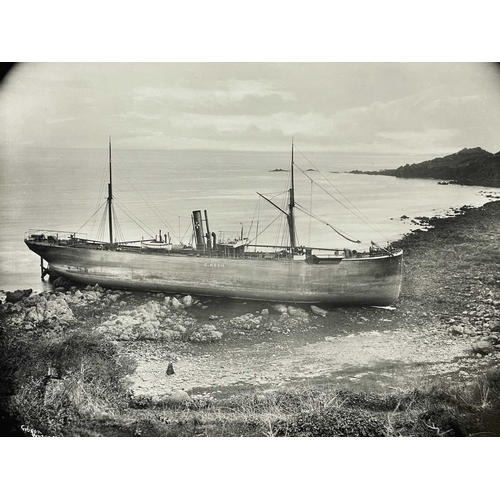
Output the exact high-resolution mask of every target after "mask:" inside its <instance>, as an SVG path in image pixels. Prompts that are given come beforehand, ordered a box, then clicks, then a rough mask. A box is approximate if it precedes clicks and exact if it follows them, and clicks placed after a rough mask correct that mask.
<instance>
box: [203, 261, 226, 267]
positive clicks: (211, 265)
mask: <svg viewBox="0 0 500 500" xmlns="http://www.w3.org/2000/svg"><path fill="white" fill-rule="evenodd" d="M203 267H224V264H222V263H221V262H205V263H204V264H203Z"/></svg>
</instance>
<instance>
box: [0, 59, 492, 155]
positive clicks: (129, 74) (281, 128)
mask: <svg viewBox="0 0 500 500" xmlns="http://www.w3.org/2000/svg"><path fill="white" fill-rule="evenodd" d="M499 130H500V71H499V70H498V68H497V66H495V65H493V64H489V63H480V62H476V63H415V62H414V63H399V62H392V63H359V62H357V63H347V62H346V63H314V62H308V63H299V62H297V63H229V62H227V63H209V62H203V63H41V62H40V63H21V64H19V65H17V66H15V67H14V69H13V70H12V71H11V72H10V73H9V74H8V75H7V77H6V78H5V80H4V82H3V84H2V85H1V87H0V140H1V141H2V143H4V145H5V144H7V145H9V146H11V147H15V146H36V147H39V146H42V147H62V148H66V147H84V148H87V147H96V148H99V147H102V146H103V144H106V143H107V140H108V136H110V135H111V136H112V137H113V145H114V147H117V148H138V149H193V148H196V149H223V150H277V151H280V150H281V151H282V150H285V149H287V148H288V147H289V144H290V141H291V138H292V137H293V138H294V141H296V143H297V144H300V145H301V146H302V148H304V149H307V150H329V151H340V152H363V153H365V152H368V153H370V152H371V153H384V154H385V153H387V154H391V153H398V154H400V153H427V152H429V153H436V154H438V153H443V154H447V153H452V152H455V151H458V150H460V149H462V148H464V147H476V146H479V147H482V148H484V149H486V150H488V151H491V152H497V151H499V150H500V133H499Z"/></svg>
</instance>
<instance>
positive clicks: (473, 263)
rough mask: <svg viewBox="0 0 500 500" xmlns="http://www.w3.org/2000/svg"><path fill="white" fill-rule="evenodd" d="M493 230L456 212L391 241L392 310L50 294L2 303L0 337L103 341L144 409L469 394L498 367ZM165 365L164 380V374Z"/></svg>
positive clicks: (90, 292) (476, 213) (73, 291)
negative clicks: (470, 386) (450, 386)
mask: <svg viewBox="0 0 500 500" xmlns="http://www.w3.org/2000/svg"><path fill="white" fill-rule="evenodd" d="M498 220H500V202H499V201H494V202H488V203H486V204H485V205H483V206H482V207H479V208H468V207H462V209H460V211H459V213H457V214H456V215H455V216H454V217H446V218H442V217H434V218H430V219H429V220H428V221H427V220H426V221H425V222H426V223H427V222H428V223H429V224H430V228H429V229H427V230H425V231H423V230H419V229H417V230H414V231H413V232H411V233H409V234H407V235H405V236H404V237H403V238H401V239H400V240H399V241H397V242H394V243H393V244H394V246H397V247H401V248H403V249H404V250H405V268H404V279H403V287H402V291H401V296H400V298H399V300H398V302H397V303H396V304H395V308H385V309H384V308H366V307H353V308H337V309H329V308H328V307H327V306H324V307H323V306H321V308H320V310H319V311H316V312H314V311H313V310H311V308H309V307H305V306H300V307H294V306H288V307H287V306H285V305H283V304H281V305H276V304H270V303H258V302H250V301H248V302H241V301H240V302H238V301H222V300H219V299H205V298H203V299H202V298H193V297H189V296H187V297H186V296H184V297H181V296H179V297H169V296H166V295H165V294H135V293H134V294H131V293H130V292H128V293H127V292H120V291H112V290H103V289H100V288H99V287H97V288H96V287H86V288H79V287H72V288H70V289H68V290H66V289H65V288H64V287H57V288H56V290H55V291H54V292H42V293H39V294H30V295H29V296H27V297H24V298H22V299H21V300H19V301H16V302H15V303H14V304H10V305H5V304H2V305H1V307H0V311H1V313H2V323H3V326H4V328H5V331H6V332H7V333H9V334H21V335H34V334H35V333H36V332H38V333H39V334H40V335H41V336H45V337H49V338H55V339H57V338H61V337H63V336H64V335H67V334H68V333H70V332H72V333H74V332H75V331H77V332H87V333H88V332H92V333H93V334H96V335H102V336H103V337H104V338H105V339H106V340H107V341H110V342H112V343H113V344H114V345H115V346H117V349H118V350H119V351H120V352H121V353H123V354H126V355H127V356H129V357H130V358H132V359H133V360H134V362H135V363H136V365H137V368H136V370H135V372H134V373H132V374H130V375H129V376H127V380H128V381H129V382H130V384H131V387H132V391H133V393H134V397H135V398H136V400H141V401H145V402H149V403H147V404H146V403H144V404H145V405H146V407H147V405H148V404H158V403H159V402H161V401H171V400H172V398H174V399H175V398H181V399H182V398H185V400H186V401H188V400H193V398H194V399H196V398H202V399H203V398H204V400H206V399H207V398H208V399H210V400H211V399H212V398H215V399H221V398H222V399H223V398H228V397H229V398H231V397H235V396H241V395H244V394H247V395H255V394H268V393H269V392H270V391H271V392H272V391H275V390H277V389H278V390H300V389H304V388H309V389H311V388H313V389H315V390H350V391H357V392H368V393H371V394H385V393H387V392H388V391H389V392H390V391H393V390H394V388H397V389H398V390H400V391H401V390H410V389H411V388H414V387H418V386H420V385H425V384H427V383H429V382H432V381H435V380H445V381H447V382H449V383H454V382H457V383H459V384H464V383H468V382H470V383H472V382H473V381H474V380H475V378H476V377H477V376H481V375H482V374H484V373H485V372H486V371H487V370H488V369H489V368H491V367H494V366H496V365H498V360H499V359H500V250H499V249H498V244H497V242H498V241H499V239H500V225H499V224H498V222H497V221H498ZM1 300H2V302H4V299H1ZM47 311H48V313H47ZM54 317H56V320H53V319H51V318H54ZM16 318H17V319H16ZM12 319H14V323H12ZM168 363H172V364H173V367H174V368H175V374H174V375H173V376H166V375H165V370H166V368H167V365H168ZM135 411H139V410H137V409H136V410H135Z"/></svg>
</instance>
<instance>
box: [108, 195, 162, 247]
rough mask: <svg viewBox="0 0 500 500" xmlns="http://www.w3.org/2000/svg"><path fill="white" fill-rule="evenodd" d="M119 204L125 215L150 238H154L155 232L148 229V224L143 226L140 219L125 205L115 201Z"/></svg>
mask: <svg viewBox="0 0 500 500" xmlns="http://www.w3.org/2000/svg"><path fill="white" fill-rule="evenodd" d="M115 201H117V203H118V206H119V208H120V209H121V210H122V211H123V213H124V214H125V215H126V216H127V217H128V218H129V219H130V220H131V221H132V222H133V223H134V224H136V225H137V226H138V227H139V228H140V229H142V230H143V231H144V232H145V233H146V234H148V236H150V237H151V238H154V236H153V235H154V234H155V232H154V231H153V230H152V229H151V228H150V227H148V226H147V225H146V224H144V226H146V227H144V226H143V225H142V224H140V222H139V219H138V218H137V217H136V216H135V215H134V214H133V213H132V212H131V211H130V210H129V209H128V208H127V207H125V205H123V203H120V202H119V201H118V200H115Z"/></svg>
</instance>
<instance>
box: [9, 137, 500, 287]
mask: <svg viewBox="0 0 500 500" xmlns="http://www.w3.org/2000/svg"><path fill="white" fill-rule="evenodd" d="M308 158H309V160H310V162H311V163H309V162H308V161H306V160H305V159H304V158H303V157H302V156H301V155H300V154H297V155H296V164H297V166H298V169H300V170H302V171H307V170H308V169H311V168H316V169H319V170H320V171H321V173H322V174H323V176H324V177H323V176H322V175H321V174H320V173H319V172H314V171H313V172H306V174H307V175H308V176H309V177H310V178H312V179H314V180H315V181H317V182H318V183H319V185H320V186H321V187H322V188H324V189H325V190H327V191H328V192H329V193H330V194H331V195H333V197H332V196H330V195H328V194H326V193H325V192H324V191H323V190H322V189H321V187H318V186H316V185H314V186H313V187H312V197H311V181H310V179H309V178H307V177H306V176H305V175H303V174H302V173H301V172H300V171H296V202H297V203H298V204H299V205H300V206H301V207H303V208H304V209H306V210H311V209H312V212H313V213H314V214H316V215H317V216H319V217H320V218H321V219H324V220H325V221H327V222H328V223H330V224H331V225H333V226H334V227H336V228H338V229H339V230H341V231H343V232H344V233H346V234H348V235H350V236H352V237H353V238H356V239H359V240H361V241H362V243H361V244H360V245H353V244H351V243H349V242H346V241H345V240H344V239H343V238H341V237H340V236H338V235H337V234H336V233H335V232H333V231H332V230H331V229H330V228H329V227H328V226H326V225H325V224H323V223H320V222H318V221H315V220H312V221H311V219H310V218H309V217H307V216H306V215H304V214H303V213H301V212H300V211H299V210H297V217H296V224H297V233H298V243H299V244H302V245H309V244H310V245H315V246H320V247H321V246H328V247H338V248H343V247H346V246H348V247H349V248H356V249H358V250H361V249H365V248H367V247H368V246H369V245H370V241H371V240H373V241H375V242H377V243H379V244H384V243H386V242H387V241H393V240H395V239H397V238H399V237H400V236H401V235H402V234H404V233H406V232H408V231H410V230H411V229H414V228H415V227H416V226H414V225H412V224H411V223H410V221H409V220H408V221H406V220H403V221H402V220H401V219H400V217H401V216H402V215H407V216H408V217H410V220H411V219H412V218H414V217H416V216H433V215H438V214H445V213H446V212H447V211H448V210H449V209H450V208H451V207H460V206H462V205H474V206H479V205H482V204H484V203H485V202H487V201H489V199H488V198H486V197H485V196H484V191H488V192H494V193H497V194H498V193H500V190H494V189H488V188H481V187H474V186H455V185H448V186H440V185H438V184H437V181H434V180H422V179H396V178H394V177H384V176H366V175H352V174H347V173H342V172H345V171H349V170H354V169H360V170H379V169H384V168H397V167H399V166H400V165H403V164H406V163H413V162H419V161H423V160H425V159H428V158H426V157H418V156H413V157H408V156H406V157H400V156H396V155H394V156H387V155H383V156H382V155H372V156H368V155H352V154H350V155H347V154H337V153H313V154H308ZM0 162H1V163H0V176H1V177H0V179H1V182H0V234H1V235H2V236H1V246H0V289H4V290H13V289H17V288H33V289H34V290H41V289H43V288H44V287H48V286H49V285H48V284H47V283H42V282H41V281H40V269H39V258H38V256H36V255H35V254H33V253H32V252H30V251H29V250H28V249H27V247H26V246H25V245H24V242H23V236H24V233H25V232H27V231H28V230H29V229H45V230H47V229H49V230H50V229H56V230H67V231H72V232H74V231H77V230H79V228H80V227H81V226H82V225H83V224H84V223H85V222H86V221H87V219H89V218H90V217H91V215H92V214H93V213H94V212H95V211H96V209H97V208H98V207H99V206H100V205H101V204H102V203H103V202H104V201H105V198H106V196H107V182H108V180H107V175H108V157H107V149H106V148H103V149H102V150H94V149H34V148H13V147H10V148H4V149H3V150H1V151H0ZM113 165H114V167H113V186H114V193H113V194H114V196H115V198H116V202H115V210H116V215H117V218H118V220H119V222H120V224H119V234H120V235H122V236H123V238H124V239H127V240H131V239H140V238H141V237H145V238H147V237H149V236H153V235H154V234H156V233H157V232H158V230H159V229H161V231H162V234H165V233H167V232H169V233H170V235H171V236H172V239H173V241H174V242H176V241H177V240H178V239H180V240H182V241H183V242H184V243H187V242H188V241H189V240H190V237H191V211H192V210H207V211H208V217H209V223H210V231H214V232H216V233H217V234H219V232H221V231H224V232H225V233H226V236H227V235H229V234H230V233H232V234H239V233H240V231H241V228H243V232H244V234H245V236H248V237H249V238H250V239H251V240H252V239H254V238H255V236H256V234H257V231H258V232H260V231H261V230H262V229H264V228H265V227H266V226H267V225H268V224H270V223H271V222H272V221H273V220H274V219H275V218H276V216H277V215H278V214H279V211H277V210H276V208H274V207H273V206H272V205H270V204H269V203H267V202H266V201H264V200H262V199H260V198H259V196H258V195H257V194H256V192H257V191H258V192H260V193H262V194H264V195H266V196H267V197H269V198H271V197H272V199H273V202H275V203H276V204H278V205H280V206H282V207H285V205H286V191H287V189H288V184H289V176H290V174H289V172H288V171H286V172H270V170H273V169H276V168H279V169H284V170H288V169H289V168H290V157H289V153H287V152H285V153H279V154H278V153H264V152H257V153H256V152H230V151H155V150H144V151H138V150H113ZM334 172H341V173H334ZM330 183H331V184H330ZM332 184H333V186H335V187H333V186H332ZM280 193H281V194H280ZM259 199H260V201H259ZM311 200H312V201H311ZM347 200H349V201H347ZM351 203H352V204H353V205H354V206H353V205H351ZM354 207H355V208H354ZM131 214H133V215H131ZM158 215H159V216H158ZM136 219H139V220H140V221H141V223H140V225H137V224H136V223H135V222H134V220H136ZM101 220H102V211H101V212H99V213H98V214H97V215H96V217H94V218H93V219H92V220H90V222H89V223H88V224H87V225H86V226H84V227H83V228H82V229H81V232H82V233H86V235H87V237H90V238H96V237H98V239H103V238H104V239H106V238H107V235H108V232H107V228H105V227H102V225H101ZM366 220H368V221H369V224H366V222H365V221H366ZM252 221H253V222H252ZM284 226H285V221H284V217H279V218H278V220H277V221H276V222H274V224H272V225H271V227H270V228H269V230H268V231H266V232H265V233H263V234H261V235H259V236H258V238H257V243H258V244H281V243H284V242H285V240H284V236H283V231H284ZM279 229H280V230H281V235H280V234H279V232H278V230H279Z"/></svg>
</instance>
